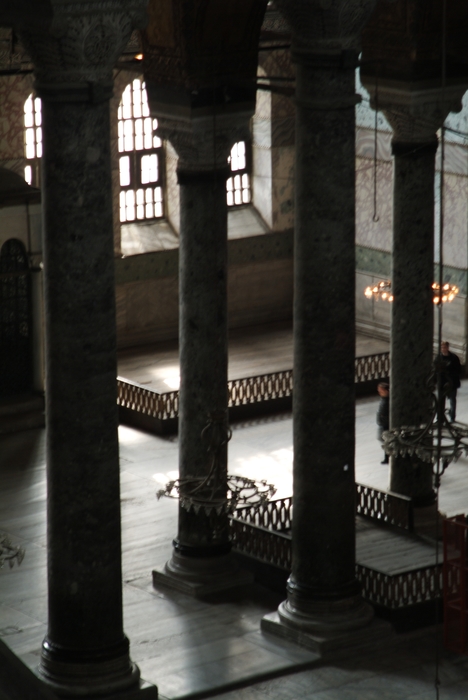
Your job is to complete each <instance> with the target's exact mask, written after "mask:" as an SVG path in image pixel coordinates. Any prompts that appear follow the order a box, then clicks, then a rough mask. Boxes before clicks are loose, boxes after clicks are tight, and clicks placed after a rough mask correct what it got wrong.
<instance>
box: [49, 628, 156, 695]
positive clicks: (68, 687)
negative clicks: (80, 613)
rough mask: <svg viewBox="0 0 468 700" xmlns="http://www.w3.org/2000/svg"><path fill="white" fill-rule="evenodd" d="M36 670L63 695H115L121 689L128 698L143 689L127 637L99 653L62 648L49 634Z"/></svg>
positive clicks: (119, 693) (56, 691)
mask: <svg viewBox="0 0 468 700" xmlns="http://www.w3.org/2000/svg"><path fill="white" fill-rule="evenodd" d="M120 647H122V649H120ZM119 652H120V653H119ZM80 657H81V658H80ZM99 657H100V658H99ZM37 674H38V676H39V677H40V678H41V680H42V681H44V683H46V685H47V686H48V687H49V688H51V689H52V690H53V691H54V693H55V694H56V695H57V696H58V697H60V698H94V697H96V698H101V697H105V698H112V697H114V695H115V696H117V697H121V696H122V693H124V695H123V697H125V698H126V697H127V695H126V694H125V693H135V692H140V691H139V687H140V686H141V684H140V669H139V668H138V666H137V665H136V664H134V663H132V662H131V661H130V657H129V654H128V640H126V639H125V640H124V642H122V644H119V645H116V648H115V650H113V651H111V652H110V653H109V652H107V653H105V652H103V653H101V654H100V653H99V652H93V651H92V650H91V651H89V652H83V651H79V650H76V651H74V650H72V649H68V648H62V647H60V646H59V645H56V644H53V643H51V642H50V641H49V640H48V639H47V638H46V639H45V640H44V643H43V645H42V657H41V662H40V665H39V667H38V669H37ZM139 684H140V685H139ZM128 697H129V698H133V695H128ZM150 697H151V696H150Z"/></svg>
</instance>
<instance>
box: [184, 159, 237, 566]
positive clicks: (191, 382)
mask: <svg viewBox="0 0 468 700" xmlns="http://www.w3.org/2000/svg"><path fill="white" fill-rule="evenodd" d="M226 176H227V167H226V166H224V167H223V168H221V169H213V170H212V171H201V172H196V171H195V172H193V171H188V170H185V171H184V170H179V172H178V179H179V185H180V212H181V221H180V248H179V255H180V259H179V260H180V263H179V295H180V296H179V298H180V317H179V318H180V323H179V345H180V373H181V387H180V394H179V473H180V477H181V478H187V477H190V476H197V477H200V476H201V477H203V476H207V475H208V473H209V471H210V468H211V459H212V455H211V454H210V453H209V452H208V451H207V444H206V441H203V440H202V431H203V430H204V428H205V427H206V425H207V423H208V422H209V420H210V416H212V415H213V413H215V412H216V413H217V414H218V415H219V420H220V421H221V422H222V426H223V427H222V429H223V430H224V431H227V399H228V392H227V379H228V376H227V363H228V345H227V205H226ZM221 463H222V481H223V482H224V484H223V486H222V487H221V489H220V491H221V492H220V494H219V495H220V497H223V496H224V497H225V496H226V476H227V445H225V447H224V448H223V453H222V457H221ZM223 491H224V493H223ZM176 549H177V551H179V552H181V553H184V552H185V553H189V552H190V553H192V554H195V553H196V552H198V554H199V555H200V556H212V555H217V554H221V553H224V554H225V553H227V552H228V551H229V550H230V544H229V532H228V517H227V513H226V512H224V513H221V514H216V513H211V514H210V515H207V514H205V513H203V512H201V511H200V512H199V513H198V514H197V513H195V512H194V510H193V509H192V510H191V511H190V512H188V511H187V510H185V509H184V508H180V510H179V530H178V535H177V544H176Z"/></svg>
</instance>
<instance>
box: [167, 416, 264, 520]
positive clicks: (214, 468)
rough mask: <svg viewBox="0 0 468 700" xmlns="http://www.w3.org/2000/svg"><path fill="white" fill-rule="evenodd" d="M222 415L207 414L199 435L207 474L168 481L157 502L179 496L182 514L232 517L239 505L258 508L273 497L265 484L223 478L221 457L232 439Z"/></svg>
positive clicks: (239, 478)
mask: <svg viewBox="0 0 468 700" xmlns="http://www.w3.org/2000/svg"><path fill="white" fill-rule="evenodd" d="M225 414H226V412H225V411H214V412H212V413H210V414H209V416H208V422H207V424H206V426H205V427H204V428H203V430H202V432H201V441H202V443H203V444H204V445H205V448H206V451H207V452H208V454H209V455H210V469H209V471H208V474H207V475H206V476H186V477H184V478H182V479H175V480H173V481H169V482H168V483H167V484H166V486H165V488H164V489H161V490H160V491H158V492H157V493H156V497H157V499H158V500H159V499H160V498H162V496H173V497H177V496H178V497H179V500H180V505H181V506H182V508H184V509H185V510H187V511H191V510H193V511H194V512H195V513H196V514H198V513H199V512H200V511H201V512H203V513H205V514H206V515H208V516H209V515H211V514H212V513H216V514H217V515H220V514H221V513H228V514H232V513H233V512H234V510H235V509H236V508H237V507H239V506H242V505H245V506H247V505H250V506H257V507H258V506H260V505H262V504H263V503H266V501H268V500H270V498H271V497H272V496H274V494H275V493H276V488H275V487H274V486H273V485H272V484H268V483H267V482H266V480H260V481H256V480H255V479H249V478H247V477H244V476H237V475H235V474H226V472H225V469H224V466H223V462H224V459H223V453H224V449H225V446H226V445H227V443H228V442H229V440H230V439H231V437H232V430H231V429H230V428H229V427H228V426H227V422H226V419H225Z"/></svg>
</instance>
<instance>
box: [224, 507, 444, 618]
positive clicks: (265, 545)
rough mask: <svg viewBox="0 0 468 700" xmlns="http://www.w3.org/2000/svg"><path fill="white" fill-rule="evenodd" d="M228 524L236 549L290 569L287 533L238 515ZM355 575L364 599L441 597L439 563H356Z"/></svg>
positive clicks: (400, 603) (387, 601)
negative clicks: (387, 568) (405, 567)
mask: <svg viewBox="0 0 468 700" xmlns="http://www.w3.org/2000/svg"><path fill="white" fill-rule="evenodd" d="M245 510H246V509H245ZM244 515H246V514H245V513H244ZM247 517H248V515H247ZM230 527H231V538H232V544H233V547H234V549H235V550H237V551H238V552H240V553H242V554H245V555H248V556H251V557H254V558H255V559H258V560H259V561H262V562H264V563H266V564H270V565H272V566H274V567H276V568H278V569H281V570H283V571H291V564H292V542H291V536H290V535H289V534H285V533H282V532H278V531H275V530H272V529H268V530H267V529H265V528H264V527H259V526H258V525H255V524H252V523H250V522H247V521H246V520H240V519H237V517H235V518H232V519H231V526H230ZM356 578H357V579H358V580H359V581H360V582H361V585H362V594H363V596H364V598H366V600H368V601H370V602H371V603H374V604H375V605H382V606H384V607H387V608H391V609H397V608H404V607H408V606H410V605H417V604H419V603H427V602H430V601H434V600H437V599H438V598H440V594H441V590H442V565H441V564H440V565H439V566H438V567H436V566H432V567H431V566H428V567H425V568H422V569H416V570H414V571H407V572H404V573H401V574H397V575H394V576H391V575H389V574H384V573H382V572H380V571H375V570H374V569H370V568H367V567H365V566H362V565H361V564H356Z"/></svg>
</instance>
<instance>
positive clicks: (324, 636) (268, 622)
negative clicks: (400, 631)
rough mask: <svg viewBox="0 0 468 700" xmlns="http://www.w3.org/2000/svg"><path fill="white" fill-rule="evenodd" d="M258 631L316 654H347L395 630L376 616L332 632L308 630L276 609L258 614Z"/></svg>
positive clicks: (382, 640) (372, 645) (385, 638)
mask: <svg viewBox="0 0 468 700" xmlns="http://www.w3.org/2000/svg"><path fill="white" fill-rule="evenodd" d="M261 629H262V632H266V633H268V634H273V635H275V636H277V637H281V638H282V639H286V640H288V641H289V642H293V643H295V644H298V645H299V646H301V647H305V648H306V649H310V650H311V651H313V652H315V653H317V654H320V656H322V657H325V656H331V655H333V656H338V655H340V653H343V654H346V655H349V653H350V650H353V651H354V650H359V651H361V650H366V649H374V648H376V647H377V646H378V645H380V644H382V643H386V642H387V641H388V640H389V639H390V638H391V637H393V636H394V634H395V632H394V630H393V627H392V625H391V624H390V623H389V622H386V621H384V620H379V619H372V620H370V621H367V622H366V623H365V624H364V626H362V627H359V628H349V629H346V630H343V629H341V630H338V629H335V630H333V632H331V633H330V632H328V633H325V632H310V631H307V630H304V629H300V628H299V627H290V626H289V625H288V624H285V622H284V619H282V618H281V617H280V614H279V612H274V613H269V614H268V615H265V617H263V618H262V621H261Z"/></svg>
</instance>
